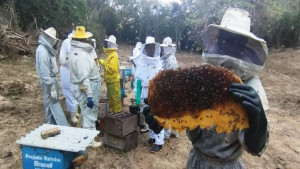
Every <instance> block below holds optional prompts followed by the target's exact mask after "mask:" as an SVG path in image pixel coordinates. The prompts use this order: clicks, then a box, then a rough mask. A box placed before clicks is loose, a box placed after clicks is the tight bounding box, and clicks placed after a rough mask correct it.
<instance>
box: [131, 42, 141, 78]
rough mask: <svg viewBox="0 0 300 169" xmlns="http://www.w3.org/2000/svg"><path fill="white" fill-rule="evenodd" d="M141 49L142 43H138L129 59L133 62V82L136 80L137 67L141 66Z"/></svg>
mask: <svg viewBox="0 0 300 169" xmlns="http://www.w3.org/2000/svg"><path fill="white" fill-rule="evenodd" d="M141 48H142V43H141V42H137V43H136V45H135V48H134V49H133V50H132V56H131V57H130V58H129V60H130V61H131V74H132V77H133V79H132V81H134V80H135V78H134V74H135V69H136V67H137V65H138V64H139V61H140V59H141V55H140V54H141Z"/></svg>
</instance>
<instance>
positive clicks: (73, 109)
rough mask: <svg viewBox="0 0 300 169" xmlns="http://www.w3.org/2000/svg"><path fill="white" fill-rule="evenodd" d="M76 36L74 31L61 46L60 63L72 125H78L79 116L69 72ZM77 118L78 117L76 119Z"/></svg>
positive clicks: (63, 89)
mask: <svg viewBox="0 0 300 169" xmlns="http://www.w3.org/2000/svg"><path fill="white" fill-rule="evenodd" d="M73 35H74V31H73V32H72V33H70V34H69V35H68V38H67V39H65V40H64V41H63V43H62V45H61V48H60V53H59V62H60V71H59V73H60V81H61V86H62V92H63V94H64V96H65V97H66V105H67V110H68V111H69V112H70V115H71V121H72V123H77V122H78V119H77V117H78V116H79V114H78V113H77V111H78V103H77V101H76V99H75V98H74V96H73V93H72V84H71V82H70V71H69V60H70V58H69V54H70V51H71V40H72V36H73ZM76 116H77V117H76Z"/></svg>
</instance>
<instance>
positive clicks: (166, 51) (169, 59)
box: [160, 37, 178, 69]
mask: <svg viewBox="0 0 300 169" xmlns="http://www.w3.org/2000/svg"><path fill="white" fill-rule="evenodd" d="M160 46H161V47H162V50H163V54H162V56H161V57H160V58H161V61H162V65H163V69H177V68H178V63H177V60H176V57H175V53H176V45H175V44H172V39H171V38H170V37H166V38H165V39H164V40H163V43H162V44H160Z"/></svg>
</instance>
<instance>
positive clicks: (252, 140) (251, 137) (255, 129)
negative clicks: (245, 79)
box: [229, 84, 269, 156]
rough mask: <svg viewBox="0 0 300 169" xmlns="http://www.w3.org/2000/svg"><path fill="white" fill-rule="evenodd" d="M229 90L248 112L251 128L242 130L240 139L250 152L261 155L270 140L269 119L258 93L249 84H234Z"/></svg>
mask: <svg viewBox="0 0 300 169" xmlns="http://www.w3.org/2000/svg"><path fill="white" fill-rule="evenodd" d="M229 92H230V93H231V94H232V96H233V97H234V98H235V99H236V100H237V101H239V102H241V103H242V105H243V107H244V109H245V110H246V112H247V113H248V120H249V128H248V129H246V130H245V131H242V132H240V135H239V140H240V142H241V144H242V146H243V147H244V148H245V149H246V151H248V152H249V153H251V154H253V155H257V156H261V155H262V153H263V150H264V149H265V147H266V146H267V144H268V141H269V131H268V121H267V117H266V115H265V111H264V108H263V106H262V102H261V100H260V97H259V95H258V93H257V92H256V91H255V90H254V89H253V88H252V87H251V86H249V85H246V84H232V85H231V86H230V88H229Z"/></svg>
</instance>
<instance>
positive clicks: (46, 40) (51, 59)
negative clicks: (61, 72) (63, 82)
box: [36, 27, 58, 124]
mask: <svg viewBox="0 0 300 169" xmlns="http://www.w3.org/2000/svg"><path fill="white" fill-rule="evenodd" d="M57 41H58V39H56V30H55V29H54V28H53V27H51V28H48V29H47V30H45V31H44V30H42V33H41V35H40V36H39V41H38V43H39V46H38V48H37V50H36V72H37V74H38V76H39V77H40V86H41V88H42V92H43V100H44V111H45V122H46V123H49V124H56V122H55V120H54V117H53V114H52V112H51V110H50V106H51V105H52V104H55V103H57V102H58V82H57V80H56V74H57V73H58V69H57V65H56V58H55V56H56V55H57V51H56V50H55V49H54V46H55V45H56V43H57Z"/></svg>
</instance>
